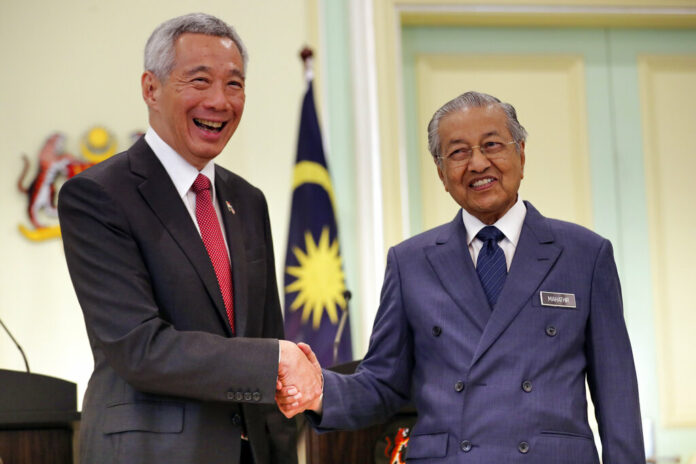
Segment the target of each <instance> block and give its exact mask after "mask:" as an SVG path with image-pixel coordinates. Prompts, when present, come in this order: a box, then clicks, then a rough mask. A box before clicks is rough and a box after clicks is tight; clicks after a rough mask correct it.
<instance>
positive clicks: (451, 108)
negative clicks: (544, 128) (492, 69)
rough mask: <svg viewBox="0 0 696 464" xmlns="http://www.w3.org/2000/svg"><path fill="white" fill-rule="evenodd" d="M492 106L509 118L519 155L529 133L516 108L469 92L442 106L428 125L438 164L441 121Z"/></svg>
mask: <svg viewBox="0 0 696 464" xmlns="http://www.w3.org/2000/svg"><path fill="white" fill-rule="evenodd" d="M490 105H498V106H499V107H500V108H501V109H502V110H503V112H504V113H505V116H506V117H507V128H508V130H509V131H510V135H512V140H513V141H515V142H517V143H516V144H515V147H516V148H517V151H518V153H519V150H520V146H519V142H524V141H525V140H527V131H526V130H525V128H524V127H522V124H520V122H519V121H518V120H517V112H516V111H515V107H514V106H512V105H511V104H509V103H503V102H501V101H500V100H498V99H497V98H496V97H494V96H493V95H488V94H486V93H481V92H474V91H469V92H466V93H463V94H461V95H460V96H458V97H456V98H454V99H452V100H450V101H448V102H447V103H445V104H444V105H442V106H441V107H440V109H438V110H437V111H435V114H433V117H432V119H431V120H430V122H429V123H428V150H430V154H431V155H433V159H435V162H436V163H437V162H438V161H439V157H440V156H442V153H441V150H442V146H441V141H440V133H439V129H440V121H441V120H442V118H444V117H445V116H447V115H449V114H450V113H453V112H455V111H462V110H465V109H466V108H472V107H473V108H482V107H485V106H490Z"/></svg>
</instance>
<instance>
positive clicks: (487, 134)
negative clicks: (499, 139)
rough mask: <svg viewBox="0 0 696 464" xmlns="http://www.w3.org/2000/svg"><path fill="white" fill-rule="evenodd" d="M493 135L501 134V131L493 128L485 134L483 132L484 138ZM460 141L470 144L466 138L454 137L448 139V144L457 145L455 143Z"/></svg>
mask: <svg viewBox="0 0 696 464" xmlns="http://www.w3.org/2000/svg"><path fill="white" fill-rule="evenodd" d="M491 135H498V136H500V132H498V131H497V130H495V129H494V130H492V131H488V132H486V133H485V134H483V135H482V136H481V138H482V139H485V138H486V137H490V136H491ZM458 143H463V144H465V145H469V142H467V141H466V140H464V139H452V140H448V141H447V144H448V145H455V144H458Z"/></svg>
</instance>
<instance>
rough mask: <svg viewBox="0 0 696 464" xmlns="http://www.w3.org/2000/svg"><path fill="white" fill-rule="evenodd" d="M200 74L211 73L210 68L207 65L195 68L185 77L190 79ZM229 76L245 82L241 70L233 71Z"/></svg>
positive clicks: (187, 72)
mask: <svg viewBox="0 0 696 464" xmlns="http://www.w3.org/2000/svg"><path fill="white" fill-rule="evenodd" d="M199 72H210V67H209V66H206V65H200V66H196V67H195V68H193V69H189V70H188V71H186V73H185V74H184V75H185V76H186V77H190V76H193V75H194V74H198V73H199ZM229 74H231V75H233V76H237V77H239V78H240V79H242V80H245V77H244V73H242V72H241V71H240V70H239V69H233V70H231V71H230V72H229Z"/></svg>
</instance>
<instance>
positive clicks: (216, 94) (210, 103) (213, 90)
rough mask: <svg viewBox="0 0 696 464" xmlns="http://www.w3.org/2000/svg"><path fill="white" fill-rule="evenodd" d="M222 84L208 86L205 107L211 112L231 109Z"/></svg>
mask: <svg viewBox="0 0 696 464" xmlns="http://www.w3.org/2000/svg"><path fill="white" fill-rule="evenodd" d="M226 90H227V89H226V86H225V84H224V83H217V84H215V85H212V86H210V88H209V89H208V94H207V95H206V99H205V106H206V107H207V108H208V109H211V110H213V111H227V110H229V109H230V108H231V102H230V97H229V96H228V95H227V93H226Z"/></svg>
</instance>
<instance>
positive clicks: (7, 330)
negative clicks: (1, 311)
mask: <svg viewBox="0 0 696 464" xmlns="http://www.w3.org/2000/svg"><path fill="white" fill-rule="evenodd" d="M0 325H2V328H3V329H5V332H7V335H9V336H10V338H11V339H12V341H13V342H14V344H15V346H16V347H17V349H18V350H19V352H20V353H21V355H22V359H24V365H25V366H26V367H27V374H31V371H30V370H29V361H27V357H26V356H25V355H24V350H23V349H22V347H21V346H19V343H17V340H15V338H14V337H13V336H12V333H11V332H10V329H8V328H7V326H6V325H5V323H4V322H2V319H0Z"/></svg>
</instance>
